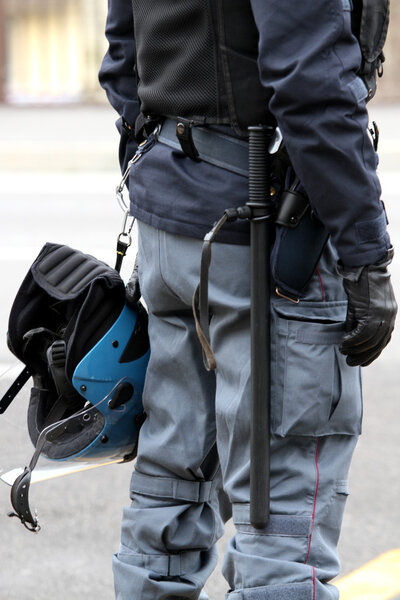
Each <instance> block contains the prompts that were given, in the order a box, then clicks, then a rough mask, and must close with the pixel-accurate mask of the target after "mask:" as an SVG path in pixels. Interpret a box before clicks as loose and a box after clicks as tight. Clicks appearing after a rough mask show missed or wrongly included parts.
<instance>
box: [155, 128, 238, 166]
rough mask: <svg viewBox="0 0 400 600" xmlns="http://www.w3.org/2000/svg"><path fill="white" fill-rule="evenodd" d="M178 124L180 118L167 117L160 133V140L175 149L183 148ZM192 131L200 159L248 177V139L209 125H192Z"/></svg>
mask: <svg viewBox="0 0 400 600" xmlns="http://www.w3.org/2000/svg"><path fill="white" fill-rule="evenodd" d="M178 126H179V119H177V120H175V119H165V121H164V122H163V124H162V126H161V130H160V133H159V134H158V141H159V142H161V143H162V144H165V145H166V146H169V147H170V148H174V149H175V150H182V145H181V143H180V141H179V139H178V137H177V127H178ZM190 133H191V137H192V141H193V144H194V146H195V149H196V150H197V155H198V158H199V159H200V160H204V161H205V162H207V163H210V164H211V165H215V166H216V167H220V168H221V169H226V170H227V171H231V172H232V173H237V174H238V175H243V176H245V177H248V175H249V144H248V142H247V141H245V140H240V139H238V138H234V137H231V136H229V135H225V134H224V133H221V132H220V131H215V130H213V129H209V128H207V127H191V128H190Z"/></svg>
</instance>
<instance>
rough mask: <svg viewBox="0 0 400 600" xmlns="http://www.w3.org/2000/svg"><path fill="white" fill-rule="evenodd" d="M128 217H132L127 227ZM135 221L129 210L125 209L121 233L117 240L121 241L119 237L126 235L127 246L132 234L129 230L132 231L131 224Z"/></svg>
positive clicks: (130, 242) (130, 241) (129, 243)
mask: <svg viewBox="0 0 400 600" xmlns="http://www.w3.org/2000/svg"><path fill="white" fill-rule="evenodd" d="M128 219H132V220H131V222H130V224H129V227H128ZM134 222H135V217H133V216H132V215H131V213H130V212H129V210H127V211H126V212H125V214H124V219H123V221H122V230H121V233H120V234H119V235H118V242H120V241H121V238H123V237H126V238H128V243H126V242H125V243H126V246H127V248H128V247H129V246H130V245H131V244H132V236H131V231H132V227H133V224H134Z"/></svg>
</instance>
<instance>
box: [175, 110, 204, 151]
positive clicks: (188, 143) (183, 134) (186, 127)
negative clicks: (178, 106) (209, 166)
mask: <svg viewBox="0 0 400 600" xmlns="http://www.w3.org/2000/svg"><path fill="white" fill-rule="evenodd" d="M192 128H193V121H189V120H188V119H184V118H182V117H178V119H177V123H176V137H177V138H178V140H179V143H180V145H181V148H182V150H183V152H184V153H185V154H186V155H187V156H189V158H191V159H192V160H195V161H198V160H199V152H198V150H197V148H196V146H195V143H194V141H193V136H192Z"/></svg>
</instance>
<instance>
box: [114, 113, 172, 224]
mask: <svg viewBox="0 0 400 600" xmlns="http://www.w3.org/2000/svg"><path fill="white" fill-rule="evenodd" d="M160 130H161V125H160V124H159V125H157V127H156V128H155V130H154V131H153V132H152V133H151V134H150V135H149V137H148V138H147V140H144V141H143V142H141V143H140V144H139V146H138V149H137V150H136V152H135V154H134V155H133V157H132V158H131V160H130V161H129V162H128V165H127V167H126V169H125V172H124V174H123V175H122V179H121V181H120V182H119V184H118V185H117V187H116V190H115V194H116V198H117V202H118V204H119V206H120V207H121V210H123V211H124V212H126V211H128V212H129V206H128V205H127V204H126V202H125V199H124V194H123V189H124V186H125V184H126V182H127V179H128V177H129V173H130V170H131V168H132V165H134V164H135V163H137V162H138V160H139V159H140V158H141V157H142V156H143V154H145V153H146V152H147V151H148V150H150V148H151V147H152V146H153V145H154V143H155V142H156V141H157V139H158V136H159V133H160Z"/></svg>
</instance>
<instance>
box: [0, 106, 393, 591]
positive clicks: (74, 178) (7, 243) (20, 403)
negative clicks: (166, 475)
mask: <svg viewBox="0 0 400 600" xmlns="http://www.w3.org/2000/svg"><path fill="white" fill-rule="evenodd" d="M390 110H391V112H390V114H389V112H388V110H381V111H377V112H378V113H379V114H380V115H381V119H382V121H383V123H384V127H382V130H384V131H383V135H384V136H385V135H386V140H387V145H386V147H384V152H383V154H384V155H385V157H386V161H384V162H385V164H386V165H387V166H385V164H383V166H382V171H381V177H382V184H383V190H384V197H385V201H386V206H387V209H388V213H389V217H390V221H391V224H390V231H391V235H392V239H393V242H394V245H395V246H397V248H400V207H399V205H398V202H397V200H398V192H397V188H398V181H396V177H397V175H396V173H395V170H396V169H397V158H398V149H397V142H396V140H398V139H400V138H399V136H398V133H399V129H400V127H399V120H400V119H399V116H400V110H398V109H397V108H391V109H390ZM20 114H23V113H20ZM104 115H105V118H106V121H105V123H106V126H105V131H104V135H103V137H102V138H101V139H104V140H107V141H110V140H113V139H114V133H113V132H112V120H113V117H112V116H111V113H108V112H107V111H104ZM8 117H9V115H8ZM77 118H79V115H78V116H77ZM85 118H87V115H86V114H85ZM3 126H4V127H3ZM7 126H9V121H8V125H7V123H6V121H5V117H4V115H3V120H2V114H1V113H0V130H1V129H2V127H3V131H7ZM35 127H36V128H38V126H37V124H36V125H35ZM38 129H39V128H38ZM93 130H95V131H96V135H99V134H98V128H97V129H94V128H93ZM65 135H66V137H67V138H68V136H67V133H66V134H65ZM48 137H49V140H48V143H49V146H51V135H50V134H49V136H48ZM99 137H101V136H99ZM22 138H23V136H21V145H22V146H23V139H22ZM68 140H69V138H68V139H67V141H68ZM86 141H87V140H86ZM68 143H71V140H69V141H68ZM77 144H78V142H77ZM0 151H1V144H0ZM78 154H79V152H78ZM69 160H70V163H69V164H70V166H71V165H72V167H71V168H73V170H71V171H70V172H65V171H64V172H59V171H57V170H55V169H56V168H59V163H58V162H57V161H56V162H55V164H53V165H50V163H49V169H50V170H49V171H48V172H41V171H40V170H36V171H28V170H27V169H26V165H25V164H24V165H19V166H20V168H19V169H18V168H17V166H18V165H17V166H16V164H15V163H14V162H12V160H11V159H10V158H9V162H8V163H7V164H8V166H9V170H8V171H7V172H6V171H0V215H1V219H0V277H1V286H0V374H2V373H4V371H6V369H7V368H9V366H10V365H11V364H12V363H13V358H12V356H11V355H10V353H9V352H8V350H7V348H6V343H5V333H6V329H7V318H8V313H9V309H10V306H11V302H12V300H13V298H14V296H15V294H16V291H17V289H18V287H19V285H20V283H21V281H22V278H23V277H24V275H25V273H26V271H27V269H28V268H29V266H30V264H31V263H32V261H33V260H34V258H35V256H36V255H37V253H38V252H39V250H40V248H41V247H42V245H43V244H44V243H45V242H46V241H55V242H58V243H68V244H69V245H71V246H74V247H77V248H79V249H81V250H83V251H86V252H90V253H92V254H95V255H96V256H98V257H99V258H101V259H103V260H106V261H108V262H109V263H110V264H113V262H114V258H115V256H114V252H115V242H116V236H117V234H118V232H119V228H120V224H121V220H122V213H121V212H120V211H119V209H118V207H117V205H116V203H115V201H114V198H113V190H114V188H115V185H116V183H117V181H118V174H117V171H116V170H114V171H104V170H96V171H93V170H76V164H75V163H74V160H73V158H71V157H70V159H69ZM89 166H90V168H92V167H93V165H92V164H91V165H89ZM134 254H135V253H134V251H133V250H132V251H131V252H130V255H129V256H128V258H127V261H126V264H125V266H124V270H123V274H124V275H125V276H126V275H127V274H128V273H129V271H130V269H131V266H132V262H133V259H134ZM392 272H393V280H394V284H395V287H396V290H397V296H398V298H400V260H399V259H398V257H395V260H394V263H393V268H392ZM399 358H400V330H398V331H397V332H395V335H394V337H393V341H392V343H391V346H390V348H389V349H387V350H386V352H385V353H384V354H383V356H382V357H381V358H380V359H379V360H378V361H376V363H375V364H374V365H372V366H371V367H369V368H368V369H366V370H365V371H364V431H363V435H362V437H361V440H360V442H359V446H358V449H357V451H356V455H355V458H354V461H353V466H352V470H351V479H350V491H351V495H350V497H349V500H348V505H347V511H346V514H345V519H344V523H343V530H342V536H341V541H340V555H341V561H342V572H343V574H345V573H348V572H350V571H352V570H353V569H355V568H357V567H359V566H360V565H362V564H364V563H365V562H366V561H368V560H370V559H372V558H374V557H375V556H377V555H379V554H381V553H382V552H385V551H387V550H390V549H392V548H397V547H398V546H400V541H399V540H400V518H399V517H400V515H399V510H400V509H399V498H400V493H399V492H400V477H399V464H400V447H399V444H398V438H399V432H400V426H399V423H400V404H399V375H398V369H399V364H400V362H399ZM11 374H12V373H10V372H9V373H6V374H5V375H4V376H3V377H2V378H0V394H2V393H3V392H4V390H5V389H6V387H7V385H9V383H10V376H11ZM27 396H28V390H26V391H25V392H24V394H22V395H21V397H19V398H17V399H16V400H15V401H14V403H13V405H12V406H11V407H10V409H9V410H8V411H7V413H6V414H5V415H2V416H1V418H0V436H1V437H0V439H1V452H0V470H8V469H10V468H13V467H16V466H23V465H25V463H26V462H27V461H28V460H29V458H30V456H31V453H32V447H31V445H30V442H28V439H27V433H26V428H25V415H26V406H27ZM131 470H132V465H131V464H126V465H116V466H111V467H104V468H102V469H98V470H96V471H92V472H88V473H83V474H77V475H73V476H70V477H64V478H61V479H58V480H54V481H50V482H46V483H42V484H37V485H36V486H34V487H32V490H31V498H32V505H34V506H35V507H37V508H38V511H39V518H40V521H41V524H42V531H41V532H40V533H39V534H38V535H33V534H31V533H28V532H27V531H25V530H24V528H23V527H22V526H21V525H20V524H19V523H18V522H17V520H16V519H10V518H8V517H7V511H8V510H9V488H8V487H7V486H5V485H4V484H2V483H0V600H49V599H50V598H51V599H54V600H67V598H68V600H71V599H73V598H76V599H81V598H85V600H111V599H112V598H113V587H112V574H111V555H112V553H113V552H114V551H115V550H116V549H117V547H118V541H119V523H120V517H121V511H122V507H123V505H125V504H127V503H128V502H129V498H128V486H129V478H130V474H131ZM231 533H232V525H231V524H228V527H227V532H226V534H225V536H224V538H223V539H222V540H221V541H220V542H219V548H220V556H221V557H222V554H223V548H224V545H225V543H226V539H227V538H228V537H229V535H231ZM207 590H208V592H209V595H210V598H211V600H217V599H220V598H223V595H224V593H225V591H226V586H225V582H224V581H223V579H222V577H221V575H220V573H219V571H218V570H216V571H215V573H214V574H213V575H212V577H211V579H210V581H209V583H208V585H207Z"/></svg>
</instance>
